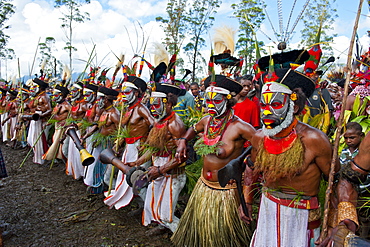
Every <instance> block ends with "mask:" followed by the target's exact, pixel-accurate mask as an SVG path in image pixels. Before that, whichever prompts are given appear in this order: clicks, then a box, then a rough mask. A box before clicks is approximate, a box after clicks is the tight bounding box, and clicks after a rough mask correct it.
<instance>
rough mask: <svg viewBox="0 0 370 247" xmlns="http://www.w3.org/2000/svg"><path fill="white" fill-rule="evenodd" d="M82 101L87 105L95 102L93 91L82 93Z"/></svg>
mask: <svg viewBox="0 0 370 247" xmlns="http://www.w3.org/2000/svg"><path fill="white" fill-rule="evenodd" d="M83 96H84V100H85V101H86V102H87V103H93V102H94V100H95V98H96V97H95V93H94V92H93V91H84V95H83Z"/></svg>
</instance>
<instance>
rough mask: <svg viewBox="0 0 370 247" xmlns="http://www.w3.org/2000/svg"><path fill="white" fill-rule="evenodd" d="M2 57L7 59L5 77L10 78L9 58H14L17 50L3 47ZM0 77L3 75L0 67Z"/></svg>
mask: <svg viewBox="0 0 370 247" xmlns="http://www.w3.org/2000/svg"><path fill="white" fill-rule="evenodd" d="M0 57H1V59H2V60H4V61H5V78H8V60H13V59H14V57H15V52H14V50H13V49H11V48H5V49H2V52H1V56H0ZM0 78H2V77H1V69H0Z"/></svg>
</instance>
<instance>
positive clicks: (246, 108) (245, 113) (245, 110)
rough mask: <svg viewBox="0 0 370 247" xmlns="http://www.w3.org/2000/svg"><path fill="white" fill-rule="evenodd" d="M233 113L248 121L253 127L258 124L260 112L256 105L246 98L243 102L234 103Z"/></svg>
mask: <svg viewBox="0 0 370 247" xmlns="http://www.w3.org/2000/svg"><path fill="white" fill-rule="evenodd" d="M233 109H234V114H235V115H236V116H238V117H239V118H240V119H242V120H243V121H245V122H247V123H250V124H251V125H252V126H253V127H259V126H260V112H259V110H258V107H257V105H256V104H255V103H254V102H253V101H251V100H250V99H248V98H245V100H244V101H243V102H240V103H236V105H235V106H234V107H233Z"/></svg>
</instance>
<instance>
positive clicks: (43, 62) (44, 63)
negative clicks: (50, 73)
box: [40, 59, 47, 70]
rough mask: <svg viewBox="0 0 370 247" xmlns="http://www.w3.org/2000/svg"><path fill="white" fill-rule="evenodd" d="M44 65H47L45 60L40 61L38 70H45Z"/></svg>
mask: <svg viewBox="0 0 370 247" xmlns="http://www.w3.org/2000/svg"><path fill="white" fill-rule="evenodd" d="M46 63H47V59H44V60H42V63H41V66H40V69H42V70H44V69H45V66H46Z"/></svg>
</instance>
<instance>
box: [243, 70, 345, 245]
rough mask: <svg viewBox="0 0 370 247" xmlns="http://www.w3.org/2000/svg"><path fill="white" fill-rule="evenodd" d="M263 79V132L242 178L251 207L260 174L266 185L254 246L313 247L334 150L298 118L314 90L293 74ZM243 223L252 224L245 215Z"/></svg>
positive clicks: (286, 72)
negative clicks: (323, 182) (320, 199)
mask: <svg viewBox="0 0 370 247" xmlns="http://www.w3.org/2000/svg"><path fill="white" fill-rule="evenodd" d="M271 75H272V76H271ZM262 78H263V79H264V82H265V84H264V85H263V87H262V91H261V119H262V123H263V127H262V130H259V131H257V133H256V135H255V136H254V137H253V139H252V146H253V149H252V155H251V157H249V158H248V159H247V160H248V166H247V169H246V171H245V173H244V175H245V177H244V183H245V187H244V195H245V197H246V198H247V204H252V203H253V196H252V190H253V187H252V185H253V184H254V183H255V182H256V177H258V174H261V175H262V185H263V187H262V197H261V203H260V209H259V216H258V222H257V229H256V231H255V233H254V235H253V239H252V241H251V246H314V241H315V240H316V239H317V238H318V236H319V233H320V227H319V226H320V206H319V202H318V198H317V195H318V192H319V185H320V180H321V176H322V175H324V176H326V177H328V176H329V171H330V164H331V157H332V147H331V144H330V142H329V139H328V137H327V136H326V135H325V134H324V133H323V132H321V131H320V130H318V129H316V128H313V127H311V126H309V125H307V124H304V123H301V122H299V121H298V120H297V119H296V117H295V116H296V115H298V114H299V113H300V112H301V111H302V110H303V108H304V104H305V101H306V97H309V96H310V95H311V94H312V92H313V91H314V89H315V84H314V82H313V81H312V80H311V79H310V78H308V77H307V76H305V75H303V74H301V73H299V72H297V71H295V70H292V69H277V70H276V73H275V74H271V73H270V74H268V75H264V76H262ZM252 161H254V163H253V162H252ZM336 169H337V170H338V169H339V162H338V163H337V167H336ZM256 175H257V176H256ZM249 215H252V212H251V211H250V212H249ZM242 219H244V220H245V221H247V222H250V221H251V220H252V219H251V218H250V217H246V216H245V215H243V216H242Z"/></svg>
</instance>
